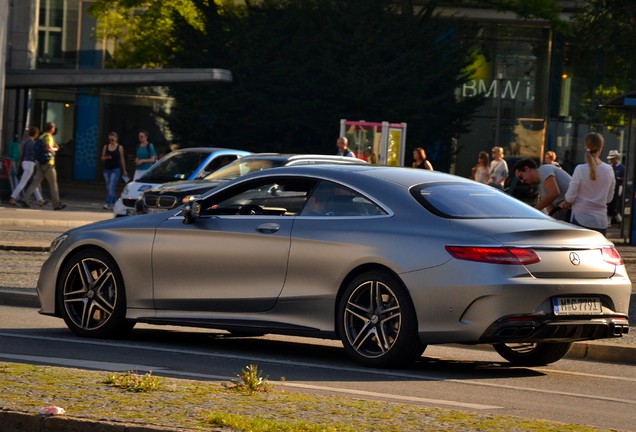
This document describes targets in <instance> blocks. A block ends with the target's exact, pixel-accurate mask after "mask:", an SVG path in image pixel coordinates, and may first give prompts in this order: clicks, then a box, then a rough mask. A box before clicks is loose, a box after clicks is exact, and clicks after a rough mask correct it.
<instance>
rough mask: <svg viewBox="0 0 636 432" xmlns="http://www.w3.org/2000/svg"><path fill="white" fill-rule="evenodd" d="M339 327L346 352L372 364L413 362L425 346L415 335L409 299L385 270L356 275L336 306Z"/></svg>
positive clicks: (384, 364)
mask: <svg viewBox="0 0 636 432" xmlns="http://www.w3.org/2000/svg"><path fill="white" fill-rule="evenodd" d="M338 330H339V332H340V337H341V339H342V342H343V344H344V347H345V349H346V350H347V353H348V354H349V355H350V356H351V357H353V358H354V359H355V360H357V361H359V362H361V363H364V364H365V365H368V366H373V367H398V366H404V365H408V364H410V363H412V362H413V361H414V360H415V359H417V358H418V357H419V356H421V355H422V352H424V349H425V348H426V346H425V345H424V344H422V342H421V341H420V339H419V337H418V334H417V317H416V314H415V309H414V308H413V303H412V302H411V298H410V297H409V295H408V294H407V292H406V290H405V289H404V287H403V286H402V284H401V283H400V281H399V280H397V279H396V278H395V277H394V276H392V275H390V274H389V273H387V272H383V271H371V272H367V273H364V274H362V275H360V276H358V277H356V278H355V279H354V280H353V281H352V282H351V283H350V284H349V285H348V286H347V288H346V289H345V291H344V293H343V295H342V298H341V301H340V303H339V307H338Z"/></svg>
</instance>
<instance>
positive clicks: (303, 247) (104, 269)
mask: <svg viewBox="0 0 636 432" xmlns="http://www.w3.org/2000/svg"><path fill="white" fill-rule="evenodd" d="M630 293H631V283H630V280H629V278H628V277H627V274H626V272H625V267H624V265H623V262H622V259H621V257H620V255H619V254H618V252H617V251H616V249H615V248H614V246H613V245H612V243H611V242H609V241H608V240H606V239H605V237H603V236H602V235H600V234H599V233H596V232H593V231H589V230H585V229H580V228H577V227H575V226H573V225H570V224H566V223H563V222H558V221H555V220H553V219H551V218H549V217H548V216H546V215H544V214H543V213H541V212H539V211H536V210H534V209H533V208H531V207H529V206H528V205H526V204H523V203H521V202H519V201H518V200H516V199H514V198H512V197H510V196H508V195H506V194H504V193H502V192H499V191H497V190H495V189H493V188H491V187H488V186H485V185H481V184H478V183H475V182H472V181H470V180H466V179H463V178H459V177H455V176H451V175H448V174H442V173H438V172H430V171H426V170H415V169H409V168H390V167H380V166H371V165H368V166H365V165H351V166H345V165H333V166H332V165H315V166H303V167H282V168H272V169H269V170H265V171H262V172H259V173H254V174H249V175H247V176H244V177H241V178H238V179H236V180H234V181H231V182H229V183H227V184H225V185H223V186H221V187H218V188H217V189H214V190H213V191H211V192H209V193H208V194H206V195H203V196H202V197H200V198H199V199H197V200H194V201H191V202H190V203H189V204H186V205H185V206H184V207H183V208H180V209H175V210H172V211H169V212H165V213H158V214H151V215H147V216H144V217H135V218H123V219H122V218H120V219H113V220H109V221H104V222H99V223H95V224H92V225H87V226H84V227H80V228H77V229H74V230H71V231H69V232H67V233H65V234H64V235H62V236H60V237H59V238H58V239H56V240H55V241H54V242H53V243H52V245H51V255H50V257H49V258H48V260H47V261H46V262H45V263H44V265H43V267H42V270H41V273H40V278H39V281H38V294H39V297H40V301H41V305H42V309H41V313H43V314H47V315H55V316H58V317H62V318H64V320H65V322H66V324H67V325H68V327H69V328H70V329H71V330H72V331H74V332H75V333H77V334H79V335H82V336H90V337H116V336H121V335H123V334H125V332H126V331H128V330H130V329H131V328H132V327H133V325H134V324H135V323H136V322H145V323H154V324H179V325H184V326H201V327H210V328H219V329H225V330H228V331H230V332H236V333H239V334H249V333H255V334H264V333H282V334H295V335H307V336H316V337H330V338H339V339H341V340H342V342H343V344H344V347H345V349H346V351H347V352H348V353H349V354H350V355H351V356H352V357H353V358H354V359H356V360H358V361H360V362H362V363H364V364H367V365H370V366H377V367H393V366H399V365H404V364H407V363H409V362H412V361H414V360H415V359H417V358H418V357H419V356H420V355H421V354H422V352H423V351H424V348H425V347H426V345H427V344H443V343H451V342H452V343H464V344H478V343H480V344H493V345H494V347H495V348H496V350H497V351H498V352H499V353H500V354H501V355H502V356H503V357H504V358H506V359H508V360H509V361H511V362H513V363H515V364H523V365H538V364H546V363H550V362H554V361H557V360H559V359H560V358H561V357H563V356H564V355H565V354H566V353H567V351H568V349H569V347H570V344H571V343H572V342H573V341H579V340H588V339H601V338H614V337H621V336H622V335H623V334H625V333H627V332H628V329H629V324H628V320H627V312H628V308H629V299H630Z"/></svg>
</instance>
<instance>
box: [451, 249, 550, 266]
mask: <svg viewBox="0 0 636 432" xmlns="http://www.w3.org/2000/svg"><path fill="white" fill-rule="evenodd" d="M446 250H447V251H448V253H450V254H451V255H452V256H453V258H457V259H461V260H466V261H477V262H483V263H490V264H508V265H528V264H534V263H538V262H539V261H541V259H540V258H539V256H538V255H537V254H536V252H535V251H534V250H533V249H526V248H513V247H482V246H446Z"/></svg>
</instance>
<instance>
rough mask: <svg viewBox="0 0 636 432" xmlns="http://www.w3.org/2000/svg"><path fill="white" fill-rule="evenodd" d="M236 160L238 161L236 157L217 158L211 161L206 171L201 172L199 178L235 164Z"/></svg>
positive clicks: (224, 156)
mask: <svg viewBox="0 0 636 432" xmlns="http://www.w3.org/2000/svg"><path fill="white" fill-rule="evenodd" d="M236 159H237V158H236V155H223V156H218V157H215V158H214V159H212V160H211V161H210V163H208V165H207V166H206V167H205V169H204V170H203V171H201V174H199V177H205V176H206V175H208V174H210V173H213V172H215V171H216V170H218V169H219V168H223V167H224V166H225V165H227V164H229V163H230V162H234V161H235V160H236Z"/></svg>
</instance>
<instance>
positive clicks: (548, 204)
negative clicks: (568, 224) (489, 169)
mask: <svg viewBox="0 0 636 432" xmlns="http://www.w3.org/2000/svg"><path fill="white" fill-rule="evenodd" d="M513 171H514V173H515V176H516V177H517V178H518V179H519V181H520V182H521V183H524V184H527V185H533V184H534V185H539V196H540V197H541V199H540V200H539V202H538V203H536V204H535V206H534V208H536V209H537V210H545V211H546V212H547V213H548V214H553V213H554V212H555V211H558V210H559V209H560V207H559V204H561V203H562V202H563V200H565V193H566V192H567V190H568V189H569V187H570V182H571V180H572V178H571V177H570V174H568V173H567V172H565V171H564V170H562V169H561V168H559V167H558V166H556V165H553V164H543V165H541V166H537V163H536V162H535V161H534V160H532V159H521V160H520V161H519V162H517V163H516V164H515V166H514V168H513ZM558 219H561V220H568V221H569V215H568V214H567V213H566V214H564V215H563V216H561V217H559V218H558Z"/></svg>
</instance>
